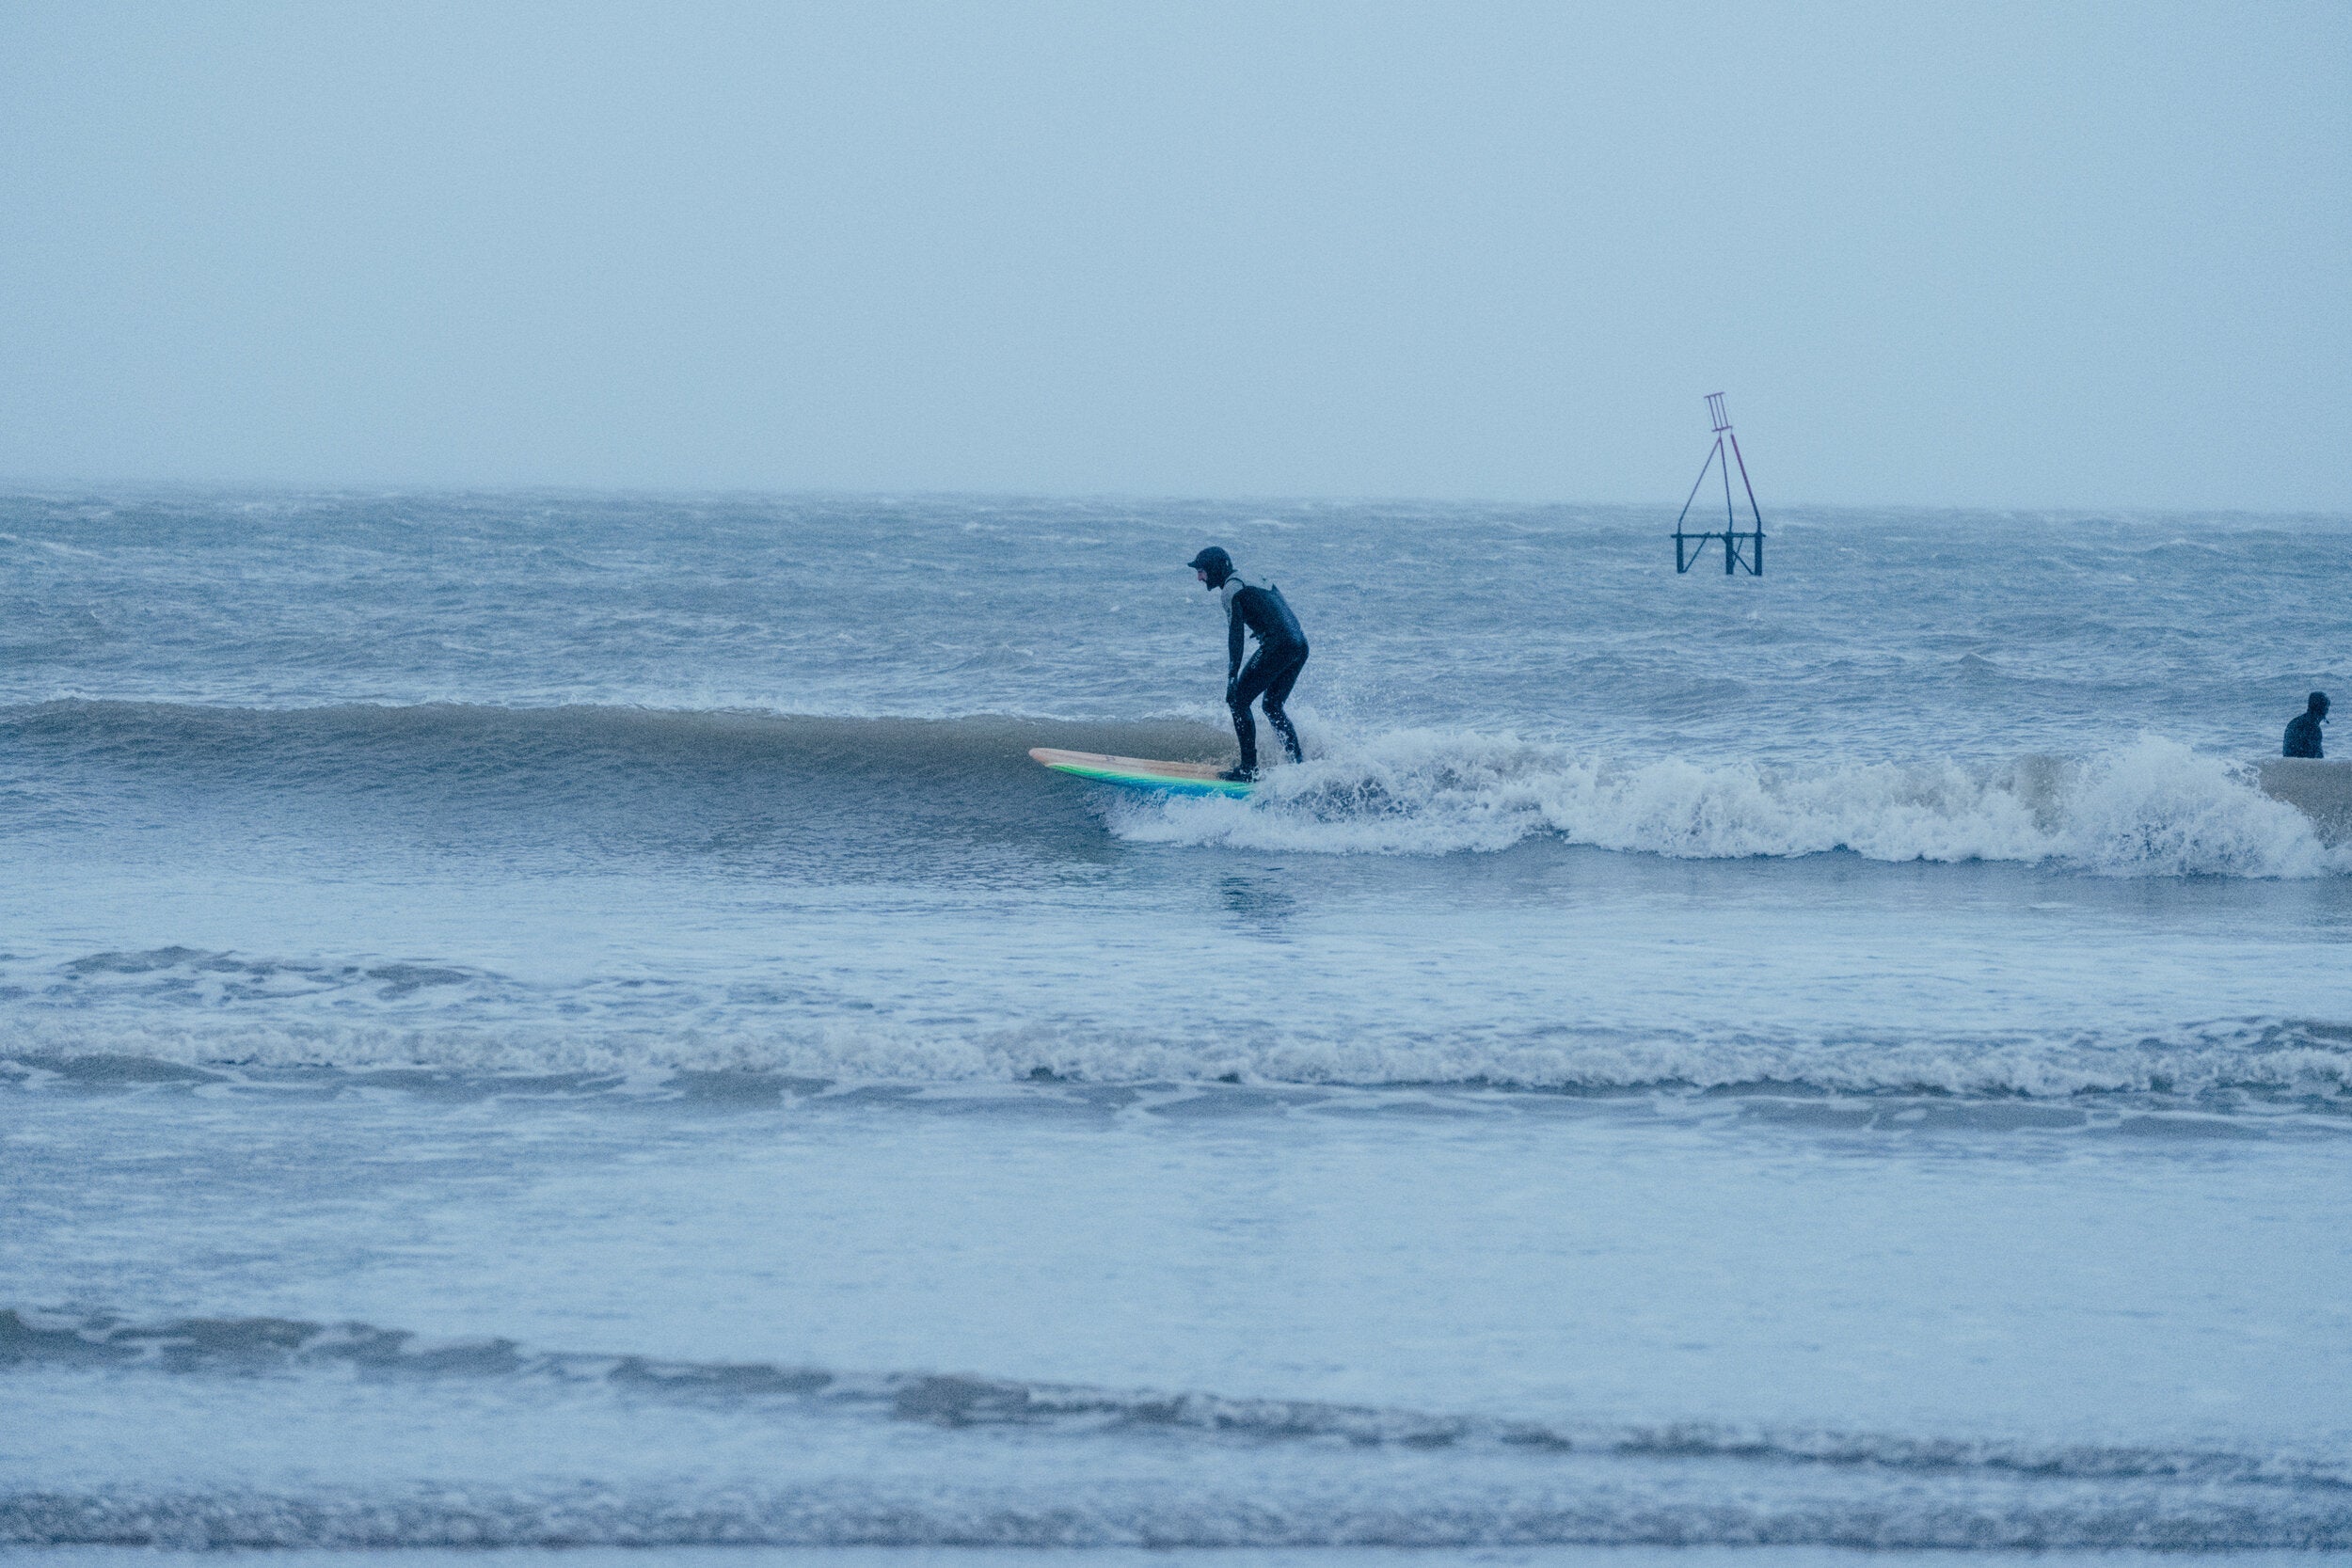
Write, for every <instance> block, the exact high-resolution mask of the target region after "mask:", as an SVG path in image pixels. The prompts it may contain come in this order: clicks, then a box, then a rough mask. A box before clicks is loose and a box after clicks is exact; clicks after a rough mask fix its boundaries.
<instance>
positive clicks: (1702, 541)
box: [1675, 392, 1764, 578]
mask: <svg viewBox="0 0 2352 1568" xmlns="http://www.w3.org/2000/svg"><path fill="white" fill-rule="evenodd" d="M1707 411H1708V414H1709V415H1711V416H1712V417H1713V418H1714V420H1715V450H1714V451H1710V452H1708V454H1707V461H1706V462H1705V463H1703V464H1701V465H1700V467H1699V477H1698V478H1697V479H1696V480H1695V481H1693V482H1692V485H1691V494H1690V498H1689V499H1686V500H1685V501H1684V502H1683V503H1682V515H1681V516H1678V517H1677V518H1676V519H1675V570H1676V571H1677V572H1687V571H1689V570H1690V569H1691V568H1692V566H1693V565H1694V564H1696V563H1697V562H1698V559H1699V553H1700V552H1701V551H1702V550H1704V549H1706V548H1707V544H1708V540H1710V539H1720V540H1722V541H1723V542H1724V576H1725V577H1729V576H1730V575H1731V574H1733V573H1734V572H1737V571H1739V570H1740V567H1742V566H1744V567H1746V568H1747V569H1748V575H1749V576H1751V577H1759V578H1760V577H1762V576H1763V575H1764V515H1763V514H1762V513H1761V512H1758V511H1757V510H1756V486H1755V485H1753V484H1751V483H1748V460H1747V459H1746V458H1744V457H1742V456H1740V437H1739V436H1734V435H1733V434H1732V433H1731V416H1730V415H1728V414H1726V413H1724V395H1723V393H1721V392H1710V393H1708V397H1707ZM1725 442H1728V443H1730V448H1731V455H1730V456H1728V457H1726V456H1724V443H1725ZM1735 463H1736V464H1738V465H1739V467H1740V488H1741V489H1743V490H1745V491H1746V492H1747V493H1748V516H1749V517H1750V518H1751V519H1752V520H1753V522H1754V525H1755V526H1754V527H1752V528H1749V529H1747V530H1745V531H1742V530H1741V529H1740V517H1739V513H1738V511H1737V509H1736V508H1735V507H1734V506H1733V505H1732V500H1731V468H1732V465H1733V464H1735ZM1710 468H1720V469H1722V470H1723V476H1724V527H1723V531H1722V532H1720V533H1717V532H1714V531H1708V532H1706V533H1686V532H1684V531H1683V529H1682V524H1683V519H1684V518H1687V517H1689V516H1690V515H1691V506H1692V502H1693V501H1696V500H1697V499H1699V486H1700V485H1703V484H1705V483H1707V475H1708V469H1710Z"/></svg>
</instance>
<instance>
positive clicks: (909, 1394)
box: [0, 1308, 2352, 1547]
mask: <svg viewBox="0 0 2352 1568" xmlns="http://www.w3.org/2000/svg"><path fill="white" fill-rule="evenodd" d="M0 1369H5V1370H7V1371H8V1372H10V1373H15V1372H32V1373H53V1374H54V1373H64V1374H67V1375H69V1376H70V1375H75V1374H77V1373H79V1372H81V1371H84V1370H89V1371H103V1372H105V1373H109V1374H112V1375H138V1374H141V1373H160V1374H165V1375H172V1376H180V1377H199V1378H200V1377H208V1376H209V1377H220V1376H230V1377H235V1378H238V1379H250V1378H253V1377H257V1376H260V1377H305V1376H326V1377H341V1378H356V1379H358V1382H359V1386H361V1387H366V1386H371V1385H374V1386H382V1385H387V1384H397V1385H399V1386H403V1387H416V1386H420V1385H442V1384H447V1383H449V1382H451V1381H452V1380H460V1381H463V1382H465V1383H467V1384H469V1385H471V1386H485V1385H486V1386H490V1387H492V1388H497V1387H513V1388H515V1389H516V1392H518V1393H520V1392H522V1390H523V1388H524V1386H529V1387H536V1388H544V1387H550V1386H552V1387H557V1388H561V1389H564V1390H566V1391H568V1392H570V1393H571V1394H573V1395H576V1396H578V1397H587V1398H610V1399H613V1400H619V1401H624V1402H632V1403H634V1404H638V1405H643V1404H644V1402H655V1403H658V1404H663V1405H686V1406H691V1407H692V1408H694V1409H697V1410H702V1411H708V1412H725V1413H727V1414H729V1415H730V1416H731V1417H733V1418H736V1419H738V1420H749V1421H754V1422H759V1421H774V1422H778V1423H783V1424H785V1425H786V1426H787V1427H788V1428H790V1429H792V1430H801V1428H800V1427H799V1426H797V1425H795V1423H804V1422H805V1421H807V1420H809V1419H812V1418H815V1419H829V1420H850V1421H860V1420H865V1421H879V1422H883V1423H903V1424H906V1425H908V1426H911V1427H915V1428H920V1429H924V1430H925V1431H927V1432H929V1433H933V1434H935V1435H934V1436H933V1437H932V1439H931V1441H934V1442H939V1443H945V1444H947V1445H950V1447H949V1448H947V1449H942V1450H941V1451H940V1455H939V1457H940V1458H941V1460H942V1461H943V1462H946V1463H947V1464H948V1465H949V1470H950V1473H949V1474H943V1475H941V1476H939V1477H938V1478H937V1479H935V1480H934V1481H930V1482H929V1483H927V1484H925V1485H923V1486H921V1487H919V1488H916V1489H914V1490H905V1489H896V1490H894V1488H893V1487H892V1486H891V1485H890V1484H889V1483H888V1482H886V1481H869V1482H866V1483H862V1484H861V1483H847V1482H843V1481H833V1482H831V1483H815V1484H812V1483H810V1482H808V1481H802V1482H799V1483H798V1484H795V1483H793V1482H791V1481H782V1480H779V1481H776V1482H774V1483H772V1484H770V1485H767V1486H764V1487H763V1486H760V1485H756V1484H753V1485H746V1484H744V1483H743V1482H741V1481H729V1482H723V1483H714V1484H713V1485H711V1486H710V1487H708V1488H705V1489H695V1488H692V1487H691V1485H688V1486H684V1487H680V1486H678V1485H676V1484H675V1483H673V1484H672V1486H671V1487H669V1488H667V1489H665V1488H662V1487H660V1486H659V1485H657V1484H655V1483H652V1482H648V1481H644V1480H638V1481H616V1482H609V1483H608V1482H600V1481H596V1480H595V1479H594V1478H590V1479H586V1480H581V1479H578V1478H575V1479H573V1480H571V1481H568V1482H561V1483H553V1484H549V1483H538V1484H533V1483H532V1482H531V1481H517V1480H514V1479H504V1480H501V1478H498V1477H494V1476H483V1477H478V1478H473V1479H470V1480H469V1481H467V1482H466V1483H465V1484H463V1485H453V1484H450V1483H446V1482H444V1483H440V1484H433V1485H426V1484H422V1483H419V1484H415V1485H411V1486H404V1485H401V1484H399V1483H398V1482H394V1483H393V1484H392V1485H390V1486H389V1487H386V1486H384V1485H383V1484H382V1483H380V1482H379V1483H378V1484H377V1485H376V1486H375V1487H373V1488H366V1489H363V1488H358V1487H352V1486H348V1485H345V1486H340V1487H339V1486H337V1485H334V1484H332V1483H326V1482H322V1483H318V1484H313V1485H311V1486H310V1487H308V1488H306V1489H304V1490H302V1491H298V1492H293V1491H282V1490H280V1491H273V1490H271V1489H270V1488H269V1487H268V1486H267V1485H266V1484H247V1485H243V1486H237V1487H233V1488H230V1489H223V1490H210V1491H207V1490H194V1489H189V1488H187V1487H186V1486H185V1485H184V1483H183V1485H181V1486H179V1487H171V1486H163V1487H151V1488H141V1487H135V1486H124V1485H121V1484H116V1485H111V1486H105V1487H100V1488H96V1489H92V1490H88V1491H82V1492H72V1491H61V1490H55V1489H52V1490H35V1489H30V1488H25V1489H20V1490H16V1491H12V1492H9V1491H0V1542H7V1543H11V1544H67V1543H96V1542H105V1543H118V1544H158V1545H181V1546H188V1545H202V1546H224V1545H257V1546H258V1545H270V1546H294V1545H343V1546H361V1545H367V1546H389V1545H424V1544H469V1545H489V1544H513V1545H521V1544H596V1543H610V1544H687V1543H699V1542H709V1543H721V1542H737V1543H755V1542H756V1543H767V1544H850V1543H866V1544H1152V1545H1211V1544H1221V1545H1248V1544H1292V1545H1304V1544H1375V1543H1388V1544H1513V1543H1520V1544H1527V1543H1537V1542H1561V1543H1568V1542H1595V1543H1598V1542H1613V1541H1624V1542H1633V1541H1641V1542H1656V1543H1661V1544H1672V1543H1678V1544H1697V1543H1702V1542H1720V1543H1725V1544H1738V1543H1747V1544H1761V1543H1772V1542H1780V1543H1788V1544H1798V1543H1808V1544H1849V1545H1879V1546H1928V1545H1943V1546H1979V1547H1981V1546H2004V1547H2020V1546H2036V1545H2042V1546H2054V1545H2073V1546H2097V1545H2138V1546H2151V1545H2170V1546H2200V1547H2217V1546H2248V1545H2306V1546H2309V1545H2341V1544H2352V1470H2347V1467H2346V1466H2345V1465H2344V1464H2343V1463H2342V1462H2341V1460H2340V1459H2338V1458H2333V1457H2328V1456H2325V1455H2313V1454H2310V1453H2303V1452H2296V1451H2290V1450H2285V1449H2281V1450H2279V1451H2272V1452H2253V1451H2239V1450H2233V1449H2227V1448H2220V1447H2210V1446H2208V1447H2166V1446H2157V1445H2129V1444H2125V1445H2102V1444H2095V1443H2064V1442H2058V1443H2036V1442H2032V1441H2027V1440H2020V1439H2013V1438H1980V1437H1969V1436H1943V1435H1917V1434H1904V1433H1868V1432H1836V1431H1827V1430H1806V1429H1775V1428H1770V1427H1747V1428H1742V1427H1737V1426H1728V1425H1724V1424H1720V1423H1712V1422H1689V1421H1667V1422H1661V1423H1657V1424H1644V1423H1639V1422H1615V1423H1612V1422H1600V1421H1592V1422H1586V1421H1577V1420H1561V1421H1540V1420H1526V1419H1516V1418H1501V1417H1490V1416H1480V1415H1448V1414H1441V1413H1431V1412H1425V1411H1417V1410H1408V1409H1388V1408H1380V1407H1375V1406H1359V1405H1343V1404H1335V1403H1329V1402H1316V1401H1292V1400H1281V1399H1263V1398H1258V1399H1250V1398H1231V1397H1226V1396H1220V1395H1216V1394H1210V1393H1202V1392H1184V1391H1159V1390H1148V1389H1141V1390H1131V1389H1119V1388H1106V1387H1097V1386H1083V1385H1074V1384H1058V1383H1048V1382H1034V1381H1025V1380H1019V1379H1005V1378H991V1377H984V1376H973V1375H954V1374H942V1373H935V1372H902V1373H886V1372H884V1373H860V1372H843V1371H837V1370H828V1369H815V1368H801V1367H790V1366H779V1365H771V1364H766V1363H718V1362H696V1361H680V1360H671V1359H663V1358H657V1357H648V1356H642V1355H629V1354H618V1355H612V1354H604V1355H598V1354H569V1353H557V1352H546V1351H533V1350H530V1349H527V1348H525V1347H522V1346H519V1345H517V1344H515V1343H514V1342H512V1341H509V1340H504V1339H477V1340H428V1339H424V1338H419V1337H417V1336H414V1335H410V1334H406V1333H404V1332H401V1331H398V1330H389V1329H383V1328H379V1327H375V1326H373V1325H370V1324H365V1323H308V1322H300V1321H292V1320H285V1319H277V1318H183V1319H174V1320H165V1321H158V1322H152V1323H133V1322H125V1321H122V1320H120V1319H118V1318H115V1317H113V1316H110V1315H106V1314H72V1313H44V1312H40V1311H33V1310H26V1309H23V1308H15V1309H8V1310H0ZM67 1387H70V1386H67ZM388 1392H389V1390H388ZM51 1397H58V1396H57V1393H56V1391H55V1390H53V1391H52V1396H51ZM64 1397H71V1395H70V1393H69V1394H66V1395H65V1396H64ZM342 1408H348V1406H347V1405H346V1406H343V1407H342ZM468 1408H469V1409H470V1410H473V1411H475V1412H476V1417H475V1418H479V1414H480V1405H479V1403H478V1402H469V1406H468ZM1000 1435H1001V1436H1003V1437H1006V1438H1015V1439H1018V1440H1019V1441H1022V1442H1024V1443H1026V1444H1035V1443H1037V1442H1039V1441H1048V1442H1053V1443H1056V1444H1058V1445H1062V1446H1063V1449H1062V1452H1063V1455H1064V1458H1065V1460H1066V1461H1067V1465H1064V1466H1056V1468H1057V1470H1064V1469H1066V1472H1067V1473H1066V1476H1065V1478H1064V1479H1063V1480H1061V1481H1057V1482H1056V1483H1054V1484H1053V1485H1052V1486H1051V1487H1050V1489H1046V1490H1042V1491H1040V1490H1033V1489H1024V1488H1020V1487H1019V1486H1018V1485H1017V1483H1016V1485H1015V1486H1013V1487H1008V1485H1007V1484H1006V1482H1005V1481H1001V1480H1000V1481H996V1482H994V1483H993V1484H983V1483H978V1482H975V1481H968V1480H967V1481H962V1482H961V1483H960V1482H958V1481H956V1480H954V1479H953V1472H954V1471H955V1470H956V1469H958V1468H960V1466H958V1465H956V1464H955V1462H954V1460H953V1457H952V1456H953V1454H954V1453H955V1452H956V1451H957V1449H956V1448H955V1447H954V1446H955V1445H964V1446H968V1445H970V1444H973V1443H990V1442H993V1441H995V1440H996V1439H997V1438H998V1437H999V1436H1000ZM1136 1444H1141V1445H1146V1446H1147V1450H1136V1449H1133V1448H1132V1447H1131V1445H1136ZM1105 1445H1109V1446H1110V1447H1108V1448H1105ZM1171 1445H1172V1446H1173V1448H1174V1449H1175V1450H1177V1451H1176V1452H1171V1450H1170V1446H1171ZM1186 1450H1188V1451H1191V1452H1194V1453H1197V1454H1200V1455H1202V1456H1204V1457H1205V1456H1206V1455H1208V1454H1209V1453H1211V1452H1214V1451H1223V1452H1229V1453H1234V1454H1235V1455H1236V1456H1244V1455H1246V1456H1248V1457H1247V1458H1244V1459H1243V1460H1242V1463H1241V1464H1239V1465H1231V1464H1228V1465H1201V1464H1197V1463H1194V1464H1187V1463H1184V1462H1182V1460H1181V1459H1180V1458H1179V1457H1178V1453H1180V1452H1181V1451H1186ZM1141 1451H1148V1452H1149V1453H1151V1454H1152V1456H1153V1457H1152V1459H1151V1462H1150V1465H1149V1466H1148V1473H1150V1474H1152V1475H1155V1476H1157V1477H1159V1478H1160V1479H1158V1480H1157V1481H1152V1482H1149V1483H1143V1484H1138V1483H1137V1481H1136V1479H1135V1475H1136V1472H1135V1467H1134V1465H1133V1463H1131V1459H1132V1457H1135V1456H1137V1455H1138V1454H1139V1452H1141ZM1114 1452H1123V1453H1125V1454H1127V1455H1129V1456H1130V1458H1122V1459H1121V1460H1120V1464H1119V1465H1118V1466H1116V1467H1114V1466H1109V1465H1104V1463H1103V1461H1102V1460H1098V1461H1097V1462H1096V1464H1095V1465H1089V1463H1088V1461H1087V1459H1086V1457H1085V1456H1087V1455H1089V1454H1100V1455H1103V1456H1104V1459H1108V1458H1109V1457H1110V1456H1111V1455H1112V1454H1113V1453H1114ZM1383 1454H1391V1455H1395V1456H1398V1460H1401V1459H1404V1458H1406V1456H1409V1457H1410V1460H1411V1462H1412V1465H1416V1466H1419V1467H1418V1468H1401V1467H1400V1465H1399V1463H1398V1460H1383V1459H1382V1458H1381V1457H1380V1456H1381V1455H1383ZM1437 1461H1444V1462H1446V1467H1445V1468H1443V1469H1439V1470H1432V1469H1430V1468H1428V1464H1429V1463H1431V1462H1437ZM1097 1469H1101V1470H1103V1471H1104V1472H1105V1473H1104V1474H1103V1475H1100V1476H1098V1475H1096V1474H1095V1473H1094V1472H1095V1471H1096V1470H1097ZM1114 1470H1115V1472H1116V1473H1113V1472H1114ZM1177 1477H1183V1478H1185V1479H1184V1481H1177V1480H1175V1479H1174V1478H1177ZM1122 1478H1123V1479H1122Z"/></svg>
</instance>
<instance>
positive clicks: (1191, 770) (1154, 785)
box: [1029, 746, 1249, 795]
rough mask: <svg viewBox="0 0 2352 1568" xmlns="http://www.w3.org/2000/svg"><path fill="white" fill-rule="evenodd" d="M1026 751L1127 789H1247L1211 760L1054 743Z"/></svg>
mask: <svg viewBox="0 0 2352 1568" xmlns="http://www.w3.org/2000/svg"><path fill="white" fill-rule="evenodd" d="M1029 755H1031V756H1033V757H1035V758H1037V760H1038V761H1040V762H1041V763H1043V764H1044V765H1045V766H1046V767H1048V768H1052V769H1053V770H1054V771H1055V772H1057V773H1068V774H1069V775H1071V776H1072V777H1073V778H1079V779H1092V780H1093V781H1095V783H1097V784H1120V785H1123V786H1125V787H1126V788H1128V789H1154V790H1158V791H1160V792H1162V793H1163V794H1168V795H1247V794H1248V793H1249V785H1248V784H1243V783H1240V782H1238V781H1236V780H1232V779H1220V778H1218V777H1217V776H1216V774H1217V769H1216V766H1215V765H1214V764H1212V763H1206V762H1154V761H1152V759H1151V758H1149V757H1115V756H1110V755H1108V754H1106V753H1104V752H1065V751H1063V750H1062V749H1061V748H1059V747H1058V746H1032V747H1030V748H1029Z"/></svg>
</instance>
